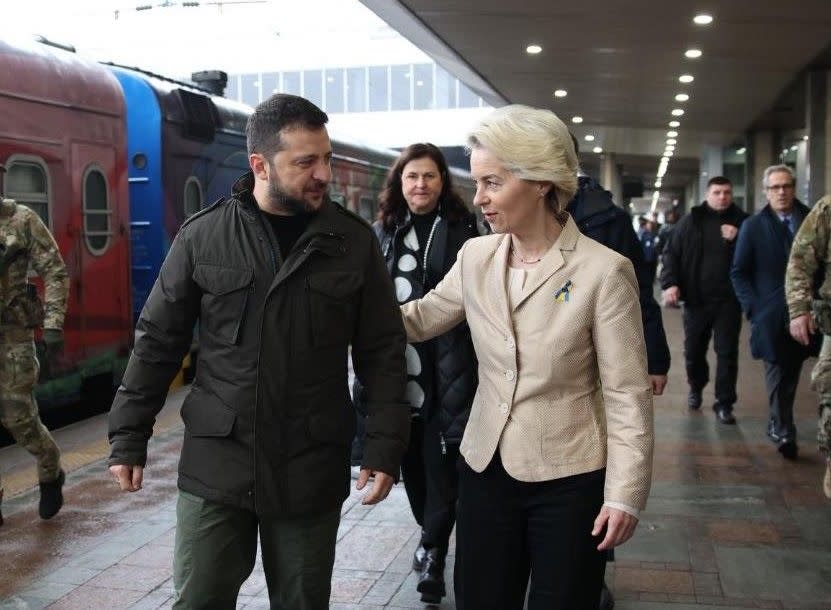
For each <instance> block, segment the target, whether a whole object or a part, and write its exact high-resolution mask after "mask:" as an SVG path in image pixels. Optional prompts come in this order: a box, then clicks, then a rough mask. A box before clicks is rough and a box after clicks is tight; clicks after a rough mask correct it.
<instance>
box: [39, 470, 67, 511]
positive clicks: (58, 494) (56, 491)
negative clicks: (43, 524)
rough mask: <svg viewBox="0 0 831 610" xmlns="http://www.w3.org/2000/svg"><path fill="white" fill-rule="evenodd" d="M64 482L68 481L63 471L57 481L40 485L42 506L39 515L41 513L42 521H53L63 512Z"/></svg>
mask: <svg viewBox="0 0 831 610" xmlns="http://www.w3.org/2000/svg"><path fill="white" fill-rule="evenodd" d="M64 481H66V475H65V474H64V471H63V470H61V473H60V474H59V475H58V478H57V479H55V480H54V481H50V482H48V483H41V484H40V505H39V506H38V513H40V518H41V519H51V518H52V517H54V516H55V515H57V514H58V511H59V510H61V506H63V484H64Z"/></svg>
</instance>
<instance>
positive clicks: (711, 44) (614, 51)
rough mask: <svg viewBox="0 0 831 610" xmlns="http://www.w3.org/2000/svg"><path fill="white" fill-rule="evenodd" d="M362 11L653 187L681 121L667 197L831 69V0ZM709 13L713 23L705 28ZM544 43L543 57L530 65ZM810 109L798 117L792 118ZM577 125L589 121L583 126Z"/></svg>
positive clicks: (536, 0) (406, 1) (519, 1)
mask: <svg viewBox="0 0 831 610" xmlns="http://www.w3.org/2000/svg"><path fill="white" fill-rule="evenodd" d="M361 1H362V2H363V4H364V5H366V6H367V7H369V8H370V9H371V10H373V11H374V12H375V13H376V14H378V15H379V16H380V17H381V18H382V19H384V20H385V21H386V22H387V23H388V24H390V26H392V27H393V28H395V29H396V30H398V31H399V32H400V33H401V34H402V35H403V36H405V37H407V38H408V39H409V40H410V41H412V42H413V43H414V44H416V45H417V46H418V47H419V48H421V49H422V50H423V51H425V52H426V53H427V54H429V55H430V56H432V57H433V58H434V59H435V60H436V61H437V62H438V63H439V64H440V65H442V66H444V67H445V68H446V69H448V70H449V71H450V72H452V73H454V74H455V75H456V76H458V77H459V78H460V79H461V80H462V81H464V82H465V83H466V84H468V85H469V86H470V87H471V88H473V89H474V90H475V91H477V92H478V93H479V94H480V95H481V96H482V97H483V98H484V99H485V100H486V101H487V102H489V103H490V104H492V105H494V106H500V105H503V104H505V103H523V104H530V105H533V106H539V107H546V108H550V109H551V110H553V111H554V112H556V113H557V114H558V115H559V116H560V117H561V118H562V119H563V120H565V121H566V122H567V123H569V126H570V127H571V128H572V131H573V132H574V133H575V134H576V135H577V136H578V137H579V138H581V140H582V138H583V136H584V135H586V134H592V135H594V136H595V138H596V140H595V142H594V143H591V144H589V143H586V142H584V141H581V149H583V151H584V152H583V154H582V155H581V156H582V157H584V158H585V157H586V151H589V150H591V147H593V146H595V145H599V146H601V147H602V148H603V150H604V151H605V152H613V153H616V155H618V160H619V161H620V160H621V159H622V160H623V162H622V165H623V171H624V176H627V175H628V176H638V175H642V177H643V180H644V182H645V184H647V186H648V187H651V182H652V181H653V180H654V177H655V171H656V170H657V166H658V161H659V157H660V155H661V154H662V153H663V150H664V146H665V143H666V138H667V135H666V132H667V131H668V130H669V129H670V128H669V127H668V124H669V122H670V121H671V120H678V121H679V122H680V123H681V126H680V127H679V128H678V129H676V131H678V132H679V136H678V138H677V140H678V143H677V145H676V157H677V158H678V161H679V162H678V163H674V162H671V163H670V168H669V172H668V174H667V176H666V178H665V180H664V188H665V189H666V188H667V187H669V188H673V187H674V188H676V189H679V188H683V185H684V184H686V183H687V182H689V180H691V179H694V178H695V177H696V176H697V164H696V163H695V162H694V161H695V159H697V158H698V157H699V156H700V153H701V149H702V146H704V145H707V144H711V145H721V146H728V145H730V144H732V143H734V142H738V141H739V139H740V138H741V134H742V133H743V132H744V131H745V130H747V129H749V128H751V127H752V126H753V124H754V122H764V123H765V124H769V123H770V122H771V121H773V122H774V123H775V121H776V116H775V113H776V110H775V106H776V104H775V102H776V101H777V100H778V99H780V98H781V97H782V95H783V93H785V92H786V91H787V90H788V89H789V86H790V87H791V88H792V85H793V81H794V79H795V78H796V76H797V74H798V73H799V72H800V71H801V70H803V69H804V68H806V67H808V66H809V65H815V64H822V63H825V64H826V65H827V67H828V68H829V69H831V52H829V49H831V0H798V1H796V2H791V3H785V2H782V1H781V0H666V1H664V2H655V1H654V0H626V1H625V2H624V1H622V0H581V1H577V2H556V1H553V0H514V1H510V0H508V1H506V0H476V1H471V0H361ZM699 13H709V14H710V15H712V16H713V18H714V21H713V22H712V23H711V24H710V25H707V26H699V25H696V24H694V23H693V17H694V16H695V15H697V14H699ZM531 44H537V45H539V46H541V47H542V51H541V52H540V53H538V54H536V55H529V54H528V53H527V52H526V47H527V46H528V45H531ZM688 49H699V50H701V52H702V55H701V57H700V58H698V59H689V58H687V57H685V52H686V51H687V50H688ZM682 74H690V75H692V76H693V77H694V78H695V80H694V81H693V82H692V83H689V84H683V83H681V82H679V77H680V76H681V75H682ZM556 89H564V90H566V91H567V92H568V94H567V95H566V96H565V97H560V98H556V97H554V91H555V90H556ZM679 93H686V94H687V95H689V100H688V101H686V102H677V101H675V96H676V95H677V94H679ZM791 99H793V96H791ZM797 99H798V98H797ZM802 103H804V102H802ZM676 108H677V109H681V110H683V111H684V115H683V116H680V117H675V116H672V115H671V111H672V110H673V109H676ZM801 110H802V109H801V108H799V109H796V111H794V109H793V108H790V109H789V111H790V115H789V116H790V117H791V120H793V118H792V117H793V115H794V114H796V115H799V113H800V112H801ZM772 113H773V114H772ZM575 115H578V116H581V117H583V123H581V124H579V125H576V124H572V123H570V120H571V117H572V116H575ZM627 161H628V162H627ZM674 166H675V167H674ZM690 168H692V169H690Z"/></svg>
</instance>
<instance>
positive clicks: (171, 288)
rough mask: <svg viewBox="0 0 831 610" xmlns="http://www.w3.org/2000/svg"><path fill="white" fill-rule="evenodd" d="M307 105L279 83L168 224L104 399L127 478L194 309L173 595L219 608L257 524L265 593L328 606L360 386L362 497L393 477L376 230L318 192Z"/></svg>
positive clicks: (387, 294)
mask: <svg viewBox="0 0 831 610" xmlns="http://www.w3.org/2000/svg"><path fill="white" fill-rule="evenodd" d="M327 120H328V118H327V116H326V114H325V113H324V112H322V111H321V110H320V109H319V108H317V107H316V106H315V105H314V104H312V103H311V102H308V101H307V100H305V99H303V98H299V97H296V96H291V95H284V94H280V95H275V96H273V97H271V98H270V99H268V100H266V101H265V102H263V103H262V104H260V105H259V106H258V107H257V109H256V110H255V112H254V114H253V115H252V116H251V117H250V119H249V122H248V126H247V129H246V133H247V137H248V152H249V162H250V166H251V169H252V172H251V173H248V174H247V175H245V176H243V177H242V178H241V179H240V180H239V181H238V182H237V184H236V185H235V186H234V192H233V195H232V197H231V198H230V199H228V200H224V201H220V202H218V203H217V204H215V205H213V206H211V207H210V208H208V209H206V210H204V211H202V212H201V213H199V214H196V215H195V216H193V217H192V218H190V219H189V220H188V221H187V222H186V223H185V224H184V225H183V226H182V228H181V230H180V231H179V234H178V235H177V237H176V239H175V240H174V242H173V244H172V246H171V248H170V252H169V254H168V256H167V258H166V260H165V262H164V265H163V266H162V270H161V273H160V274H159V278H158V280H157V281H156V284H155V286H154V287H153V290H152V292H151V294H150V297H149V299H148V300H147V303H146V305H145V306H144V309H143V311H142V313H141V317H140V319H139V322H138V324H137V328H136V340H135V347H134V350H133V354H132V356H131V358H130V362H129V365H128V367H127V371H126V372H125V374H124V380H123V384H122V386H121V387H120V388H119V390H118V394H117V395H116V398H115V401H114V402H113V406H112V410H111V412H110V426H109V427H110V433H109V434H110V443H111V446H112V452H111V457H110V460H109V463H110V471H111V472H112V474H113V475H114V476H115V478H116V480H117V481H118V483H119V484H120V486H121V489H123V490H125V491H138V490H139V489H141V483H142V477H143V468H144V465H145V462H146V459H147V441H148V439H149V437H150V436H151V434H152V428H153V421H154V417H155V415H156V414H157V413H158V411H159V410H160V409H161V407H162V404H163V403H164V399H165V394H166V392H167V388H168V386H169V384H170V381H171V380H172V379H173V377H174V376H175V374H176V372H177V370H178V368H179V366H180V363H181V361H182V357H183V356H184V354H185V353H186V352H187V351H188V349H189V347H190V345H191V338H192V329H193V328H194V325H195V324H196V322H197V321H198V323H199V349H200V352H199V363H198V366H197V371H196V377H195V379H194V382H193V386H192V388H191V390H190V393H189V394H188V396H187V398H186V399H185V402H184V404H183V406H182V419H183V420H184V422H185V439H184V445H183V447H182V455H181V460H180V464H179V481H178V486H179V500H178V504H177V510H176V515H177V531H176V545H175V550H174V560H173V563H174V586H175V588H176V601H175V602H174V608H218V609H220V608H234V607H235V605H236V598H237V594H238V591H239V588H240V586H241V585H242V583H243V582H244V581H245V580H246V578H247V577H248V575H249V574H250V573H251V570H252V568H253V566H254V560H255V556H256V543H257V536H258V533H259V537H260V544H261V548H262V557H263V568H264V570H265V574H266V582H267V583H268V589H269V598H270V601H271V605H272V607H275V608H292V609H304V610H323V609H324V608H328V607H329V606H328V604H329V592H330V586H331V585H330V583H331V575H332V567H333V563H334V555H335V539H336V534H337V529H338V523H339V519H340V508H341V504H342V503H343V500H344V499H345V498H346V497H347V496H348V494H349V445H350V442H351V440H352V436H353V435H354V432H355V414H354V410H353V408H352V404H351V401H350V399H349V391H348V388H347V377H346V370H347V367H346V359H347V349H348V347H349V345H350V344H351V345H352V358H353V363H354V367H355V370H356V372H357V373H358V374H359V375H360V376H361V379H363V380H364V383H365V385H366V397H367V411H368V414H369V416H368V418H367V435H366V447H365V451H364V461H363V469H362V471H361V475H360V477H359V481H358V484H357V488H358V489H362V488H363V487H364V486H365V485H366V483H367V480H368V478H369V477H370V476H374V477H375V481H374V484H373V486H372V488H371V490H370V491H369V493H368V494H367V495H366V496H365V498H364V503H365V504H373V503H375V502H378V501H380V500H383V499H384V498H385V497H386V495H387V494H388V493H389V491H390V488H391V487H392V485H393V482H394V477H395V475H396V474H397V472H398V468H399V465H400V462H401V457H402V455H403V453H404V450H405V448H406V444H407V439H408V434H409V423H410V422H409V410H408V407H407V406H406V405H405V403H404V385H405V375H406V369H405V364H404V347H405V345H406V337H405V334H404V329H403V325H402V323H401V317H400V314H399V312H398V306H397V304H396V302H395V296H394V290H393V287H392V283H391V281H390V279H389V275H388V274H387V272H386V269H385V266H384V260H383V258H382V256H381V252H380V249H379V247H378V243H377V240H376V239H375V236H374V235H373V234H372V231H371V230H370V228H369V227H368V226H367V225H366V223H364V222H363V221H362V220H360V219H359V218H358V217H357V216H355V215H353V214H352V213H350V212H348V211H345V210H343V209H342V208H340V207H339V206H337V205H335V204H333V203H332V202H331V201H330V200H329V199H328V197H327V194H326V191H327V187H328V183H329V181H330V180H331V176H332V171H331V158H332V148H331V144H330V142H329V136H328V134H327V131H326V128H325V123H326V122H327Z"/></svg>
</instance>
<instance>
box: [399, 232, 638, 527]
mask: <svg viewBox="0 0 831 610" xmlns="http://www.w3.org/2000/svg"><path fill="white" fill-rule="evenodd" d="M510 242H511V240H510V236H509V235H506V234H502V235H488V236H485V237H479V238H475V239H472V240H468V241H467V242H465V245H464V246H463V248H462V249H461V250H460V251H459V255H458V259H457V260H456V263H455V265H454V266H453V268H452V269H451V270H450V271H449V272H448V273H447V275H446V276H445V278H444V280H443V281H442V282H441V283H440V284H439V285H438V286H436V288H435V289H434V290H432V291H431V292H430V293H429V294H427V295H426V296H425V297H424V298H422V299H419V300H416V301H411V302H410V303H407V304H405V305H403V306H402V307H401V312H402V315H403V317H404V324H405V326H406V328H407V336H408V338H409V340H410V341H412V342H418V341H424V340H427V339H430V338H432V337H435V336H437V335H440V334H442V333H444V332H446V331H447V330H449V329H450V328H452V327H453V326H455V325H456V324H458V323H459V322H461V321H462V320H464V319H466V320H467V323H468V325H469V326H470V330H471V333H472V336H473V344H474V346H475V348H476V355H477V357H478V359H479V387H478V389H477V392H476V397H475V399H474V403H473V410H472V411H471V414H470V420H469V422H468V424H467V429H466V430H465V434H464V438H463V439H462V445H461V452H462V455H464V457H465V459H466V460H467V463H468V464H469V465H470V466H471V468H473V469H474V470H475V471H477V472H482V471H483V470H484V469H485V468H486V467H487V466H488V464H489V463H490V461H491V459H492V458H493V456H494V453H495V451H496V450H497V447H498V448H499V452H500V455H501V458H502V462H503V464H504V466H505V470H506V471H507V472H508V474H510V475H511V476H512V477H514V478H515V479H518V480H520V481H547V480H551V479H557V478H561V477H567V476H571V475H575V474H580V473H585V472H590V471H593V470H598V469H600V468H603V467H606V468H607V471H606V490H605V501H606V502H607V503H612V504H614V505H624V506H626V507H631V508H634V509H636V510H638V511H640V510H642V509H643V508H644V506H645V505H646V499H647V496H648V495H649V487H650V484H651V480H652V450H653V443H654V440H653V419H652V391H651V387H650V383H649V377H648V375H647V368H646V347H645V345H644V338H643V327H642V323H641V312H640V304H639V301H638V286H637V282H636V280H635V273H634V271H633V269H632V264H631V263H630V261H629V260H628V259H627V258H625V257H623V256H621V255H619V254H617V253H615V252H613V251H612V250H610V249H608V248H606V247H605V246H602V245H600V244H599V243H597V242H596V241H594V240H592V239H590V238H588V237H586V236H584V235H582V234H581V233H580V231H579V229H578V228H577V225H575V224H574V221H573V220H572V219H571V218H569V219H568V221H567V223H566V225H565V227H564V228H563V231H562V233H561V234H560V237H559V238H558V239H557V241H556V242H555V244H554V245H553V246H552V247H551V249H550V250H549V251H548V253H547V254H546V255H545V256H544V257H543V259H542V261H540V263H539V264H538V265H536V266H535V267H534V269H533V270H532V271H530V272H529V274H528V277H527V278H526V281H525V287H524V290H523V292H522V297H521V298H520V299H518V300H517V302H516V303H515V306H514V307H513V309H512V310H511V309H510V307H509V304H508V303H509V300H508V294H507V286H506V276H507V268H508V255H509V248H510Z"/></svg>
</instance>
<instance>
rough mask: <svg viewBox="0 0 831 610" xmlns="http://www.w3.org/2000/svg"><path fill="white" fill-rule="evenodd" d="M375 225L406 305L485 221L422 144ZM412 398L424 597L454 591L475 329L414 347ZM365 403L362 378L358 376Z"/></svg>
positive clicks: (413, 487)
mask: <svg viewBox="0 0 831 610" xmlns="http://www.w3.org/2000/svg"><path fill="white" fill-rule="evenodd" d="M379 199H380V209H379V212H378V220H377V221H376V222H375V223H374V224H373V228H374V230H375V233H376V235H377V236H378V240H379V242H380V243H381V251H382V252H383V254H384V258H385V260H386V262H387V268H388V269H389V272H390V275H392V277H393V281H394V283H395V291H396V296H397V298H398V302H399V303H407V302H409V301H411V300H413V299H418V298H421V297H423V296H424V295H425V294H427V293H428V292H429V291H430V290H432V289H433V288H434V287H435V286H436V285H437V284H438V283H439V282H440V281H441V280H442V278H443V277H444V276H445V274H446V273H447V272H448V271H449V270H450V268H451V267H452V266H453V264H454V263H455V262H456V254H457V253H458V251H459V249H460V248H461V247H462V244H463V243H464V242H465V241H467V240H468V239H470V238H472V237H476V236H477V235H478V234H479V232H478V230H477V225H476V217H475V215H474V214H473V213H471V212H470V211H469V210H468V209H467V207H465V204H464V201H463V200H462V198H461V196H459V194H458V193H456V192H455V191H454V189H453V183H452V179H451V176H450V172H449V170H448V167H447V162H446V161H445V159H444V155H443V154H442V152H441V151H440V150H439V149H438V148H437V147H435V146H434V145H432V144H412V145H410V146H408V147H407V148H405V149H404V150H403V151H402V152H401V156H400V157H399V158H398V161H396V163H395V165H394V166H393V167H392V169H391V170H390V172H389V174H388V175H387V180H386V184H385V186H384V190H383V191H382V192H381V195H380V197H379ZM406 359H407V376H408V382H407V399H408V400H409V402H410V406H411V409H412V428H411V436H410V446H409V448H408V450H407V453H406V455H405V457H404V462H403V464H402V466H401V468H402V471H403V474H404V488H405V489H406V492H407V498H408V499H409V501H410V507H411V509H412V511H413V515H414V516H415V518H416V521H417V522H418V523H419V525H421V528H422V534H421V543H420V545H419V547H418V549H417V550H416V552H415V556H414V560H413V567H414V568H415V569H417V570H420V572H421V574H420V576H419V580H418V591H419V592H420V593H421V599H422V601H424V602H426V603H438V602H440V601H441V598H442V596H444V595H445V584H444V565H445V558H446V556H447V546H448V540H449V538H450V533H451V531H452V530H453V525H454V523H455V521H456V495H457V476H458V475H457V471H456V461H457V459H458V457H459V444H460V443H461V440H462V434H463V433H464V429H465V425H466V423H467V419H468V416H469V415H470V408H471V404H472V402H473V395H474V394H475V392H476V386H477V373H476V369H477V364H476V355H475V352H474V350H473V345H472V343H471V339H470V329H469V328H468V327H467V324H464V323H462V324H459V325H458V326H456V327H455V328H452V329H451V330H449V331H448V332H446V333H444V334H443V335H440V336H438V337H436V338H435V339H431V340H430V341H425V342H423V343H416V344H413V345H408V346H407V352H406ZM355 385H356V391H355V397H356V404H358V405H360V402H361V401H360V397H361V396H360V389H359V388H360V380H356V384H355Z"/></svg>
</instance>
